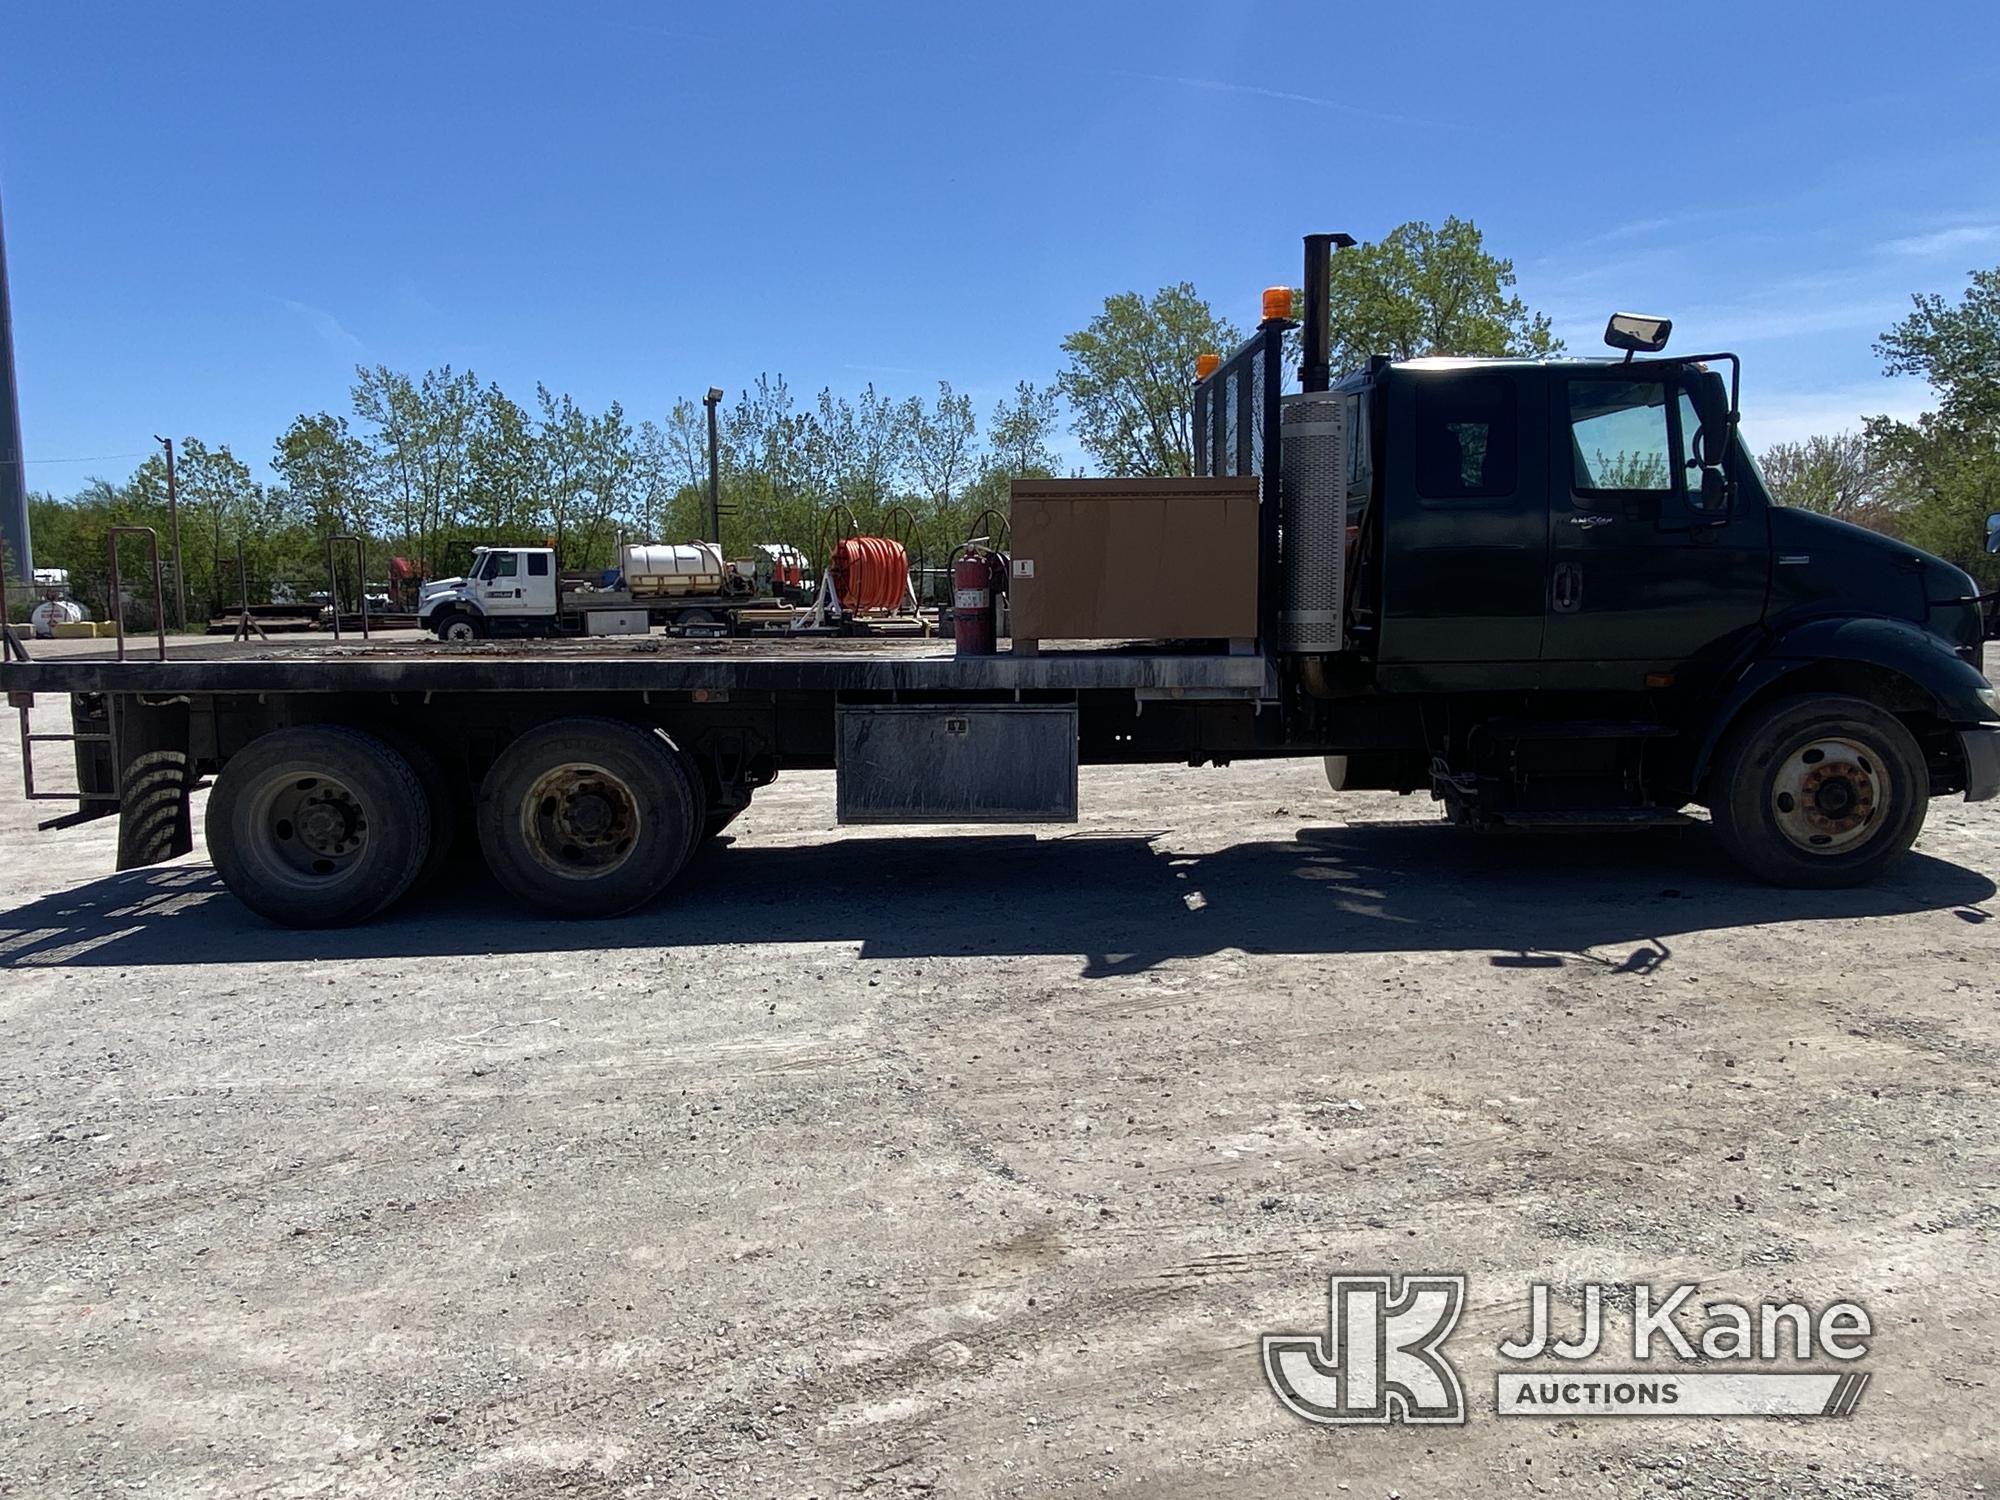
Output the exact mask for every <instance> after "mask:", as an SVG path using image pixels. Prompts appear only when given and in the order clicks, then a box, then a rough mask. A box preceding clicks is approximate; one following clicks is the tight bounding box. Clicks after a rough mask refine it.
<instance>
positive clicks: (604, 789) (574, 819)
mask: <svg viewBox="0 0 2000 1500" xmlns="http://www.w3.org/2000/svg"><path fill="white" fill-rule="evenodd" d="M643 824H644V819H643V818H642V817H641V815H640V811H639V798H638V797H637V795H636V794H634V792H633V790H632V788H631V786H630V785H629V784H628V783H627V782H626V781H625V780H624V779H623V778H622V777H619V776H617V775H615V774H614V773H612V772H611V771H608V770H606V769H605V768H604V767H603V766H599V765H593V764H591V763H590V762H588V761H565V762H564V763H563V764H562V765H559V766H552V767H550V768H549V769H548V770H546V771H544V772H542V774H541V775H540V776H537V777H536V778H535V782H534V785H533V786H531V787H529V788H528V795H527V796H526V797H524V798H522V799H521V841H522V843H523V844H525V845H526V846H527V850H528V853H529V855H530V857H532V858H533V859H534V861H535V863H536V864H538V865H540V866H541V867H542V868H543V869H545V870H547V871H549V872H550V873H551V874H554V875H560V876H562V877H563V878H564V879H566V880H599V879H602V878H603V877H604V876H606V875H609V874H611V873H612V872H613V871H615V870H618V869H621V868H623V867H624V865H625V863H626V862H627V861H628V860H630V859H631V858H632V854H633V851H634V850H635V849H637V848H638V846H639V833H640V830H641V828H642V826H643Z"/></svg>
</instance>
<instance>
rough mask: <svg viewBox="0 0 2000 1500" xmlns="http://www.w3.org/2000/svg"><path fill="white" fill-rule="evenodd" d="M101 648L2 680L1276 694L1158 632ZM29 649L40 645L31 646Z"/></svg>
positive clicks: (63, 684)
mask: <svg viewBox="0 0 2000 1500" xmlns="http://www.w3.org/2000/svg"><path fill="white" fill-rule="evenodd" d="M93 647H94V649H88V650H70V651H62V652H59V653H48V654H38V655H34V656H33V657H32V659H30V660H29V661H25V662H21V661H7V662H4V663H0V691H5V692H45V693H100V692H112V693H119V692H140V693H148V694H152V693H301V692H413V693H432V692H439V693H458V692H696V691H706V692H732V691H741V692H900V693H917V694H923V693H958V692H995V691H998V692H1011V691H1024V692H1047V691H1073V692H1086V691H1100V690H1110V691H1132V692H1137V693H1140V694H1142V695H1145V696H1164V697H1175V698H1189V699H1244V698H1259V697H1264V696H1268V695H1270V694H1271V693H1272V692H1273V691H1274V685H1273V684H1272V683H1271V682H1270V681H1269V667H1268V665H1267V663H1266V662H1265V660H1264V658H1263V657H1261V656H1245V655H1227V654H1222V653H1218V652H1213V651H1188V652H1177V651H1173V650H1171V649H1167V648H1163V647H1162V646H1161V645H1160V644H1159V643H1157V642H1127V643H1110V644H1094V645H1091V646H1087V647H1085V646H1075V647H1072V648H1067V649H1066V648H1065V647H1064V644H1063V643H1060V642H1056V643H1045V644H1044V646H1043V647H1042V649H1041V650H1039V651H1038V652H1036V653H1035V654H1034V655H1016V654H1012V653H1008V652H1001V653H999V654H997V655H994V656H960V655H958V654H956V652H955V651H954V650H953V647H952V644H951V643H950V642H949V641H940V640H935V639H933V640H898V639H867V638H860V639H841V640H838V641H833V640H826V639H807V640H797V641H793V640H784V639H779V638H754V639H747V640H713V641H705V640H687V639H679V638H674V637H666V636H647V637H610V638H605V639H570V640H553V641H535V640H527V641H468V642H450V643H447V642H442V641H431V640H427V639H419V640H405V641H385V642H368V641H356V640H345V641H340V642H333V641H324V642H321V641H311V642H285V643H282V644H279V643H272V642H263V641H257V642H238V641H220V640H215V639H202V638H198V637H197V638H191V639H189V638H184V639H177V640H173V641H170V642H169V644H168V654H167V657H166V659H165V660H162V659H160V657H159V655H158V654H157V648H156V647H155V645H154V642H153V639H152V637H150V636H148V637H143V638H128V639H127V642H126V655H125V659H124V660H123V661H120V660H118V657H117V652H116V648H115V647H113V646H111V645H109V644H108V643H102V642H99V643H93ZM30 649H31V651H32V650H33V648H30Z"/></svg>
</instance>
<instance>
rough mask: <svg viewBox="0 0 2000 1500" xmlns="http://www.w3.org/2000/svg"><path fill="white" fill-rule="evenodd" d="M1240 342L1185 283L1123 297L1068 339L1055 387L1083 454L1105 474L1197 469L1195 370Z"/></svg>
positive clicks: (1106, 305)
mask: <svg viewBox="0 0 2000 1500" xmlns="http://www.w3.org/2000/svg"><path fill="white" fill-rule="evenodd" d="M1241 338H1242V336H1241V335H1240V334H1239V333H1238V332H1237V331H1236V330H1235V329H1234V328H1233V327H1231V326H1230V325H1229V324H1228V323H1227V322H1226V321H1224V320H1223V319H1221V318H1219V317H1217V316H1216V314H1215V312H1214V310H1213V309H1212V308H1210V307H1209V305H1208V304H1207V303H1206V302H1204V301H1202V299H1201V298H1200V297H1199V296H1197V295H1196V294H1195V289H1194V288H1193V287H1192V286H1191V285H1189V284H1188V283H1187V282H1181V283H1180V284H1179V285H1177V286H1170V287H1164V288H1162V289H1161V290H1160V291H1158V292H1155V293H1154V294H1153V295H1152V297H1150V298H1147V297H1142V296H1140V295H1139V294H1138V293H1137V292H1121V293H1119V294H1118V295H1117V296H1115V297H1107V298H1105V300H1104V311H1103V312H1101V313H1099V314H1098V315H1097V316H1096V317H1094V318H1092V319H1091V320H1090V326H1089V327H1087V328H1085V329H1082V330H1081V331H1079V332H1077V333H1072V334H1071V335H1070V336H1069V337H1068V338H1066V339H1064V340H1063V342H1062V348H1063V353H1064V354H1065V355H1067V356H1068V361H1069V362H1068V364H1067V365H1066V366H1065V367H1064V369H1063V371H1062V373H1061V375H1059V376H1058V377H1057V380H1056V384H1057V388H1058V389H1059V390H1060V391H1061V392H1062V394H1063V395H1064V396H1065V397H1066V398H1067V399H1068V401H1069V404H1070V409H1071V411H1072V412H1073V413H1074V417H1075V430H1076V435H1077V437H1078V439H1079V440H1080V441H1081V442H1082V443H1083V446H1084V448H1085V449H1086V450H1087V451H1088V452H1089V453H1090V455H1091V456H1092V457H1093V458H1095V459H1096V460H1097V463H1098V465H1099V467H1101V468H1102V469H1103V470H1104V472H1105V473H1107V474H1112V475H1120V476H1139V475H1174V474H1191V473H1193V472H1194V365H1195V360H1196V358H1197V357H1198V356H1199V355H1201V354H1203V353H1206V352H1208V351H1210V350H1226V349H1229V348H1232V347H1234V346H1235V345H1236V344H1237V343H1239V342H1241Z"/></svg>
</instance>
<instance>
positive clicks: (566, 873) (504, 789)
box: [478, 718, 706, 917]
mask: <svg viewBox="0 0 2000 1500" xmlns="http://www.w3.org/2000/svg"><path fill="white" fill-rule="evenodd" d="M705 804H706V798H705V797H704V795H703V792H702V785H701V778H700V777H699V776H698V775H696V774H695V772H694V769H693V767H692V766H691V765H690V764H689V763H688V761H687V758H686V757H685V756H684V755H682V754H681V752H680V750H679V749H678V748H676V746H675V745H674V743H673V742H672V741H671V740H669V739H668V738H667V737H666V736H665V735H663V734H661V733H659V732H657V731H651V730H645V729H639V728H636V727H634V726H633V725H630V724H623V723H619V722H618V721H616V720H612V719H590V718H574V719H559V720H557V721H556V722H555V723H553V724H544V725H542V726H541V727H540V728H538V729H531V730H529V731H528V732H527V733H526V734H524V735H522V736H521V737H520V738H519V739H517V740H515V741H514V742H513V743H512V744H511V745H509V746H508V747H507V748H506V749H505V750H504V751H503V752H501V755H500V758H499V759H498V760H497V761H495V762H494V764H493V769H492V770H491V771H490V772H488V773H487V776H486V780H485V781H484V782H483V783H482V784H481V786H480V789H479V813H478V824H479V846H480V848H481V850H482V851H484V853H485V855H486V863H487V865H488V867H489V868H490V869H491V870H492V871H493V874H494V876H495V878H496V879H498V880H499V882H500V883H501V885H503V886H505V887H506V888H507V890H508V891H510V892H511V893H512V894H514V895H515V896H517V897H519V898H520V899H521V900H523V901H525V902H527V903H528V904H529V905H532V906H537V907H540V908H541V909H543V910H544V911H548V912H551V913H554V914H555V915H557V916H564V917H610V916H616V915H618V914H619V913H621V912H627V911H630V910H632V909H633V908H634V907H636V906H641V905H644V904H645V903H646V902H647V901H650V900H651V899H652V898H653V897H655V896H657V895H658V894H659V893H660V892H661V890H663V889H664V888H665V887H666V885H667V883H668V882H669V881H671V880H672V879H673V878H674V876H676V875H677V874H679V873H680V870H681V867H682V866H683V865H684V864H686V863H687V858H688V855H689V854H690V853H691V852H692V850H693V849H694V846H695V842H696V840H697V838H698V837H699V835H700V833H701V829H702V826H703V823H704V821H705V818H706V805H705Z"/></svg>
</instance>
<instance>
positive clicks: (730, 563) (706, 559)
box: [417, 542, 809, 641]
mask: <svg viewBox="0 0 2000 1500" xmlns="http://www.w3.org/2000/svg"><path fill="white" fill-rule="evenodd" d="M807 593H809V590H808V589H807V586H806V581H805V557H804V555H803V554H802V553H801V552H799V550H798V549H797V548H795V547H789V546H786V545H784V544H783V543H780V542H767V543H763V544H761V545H760V546H758V547H757V549H756V553H755V555H754V556H753V557H749V558H745V559H740V560H736V559H730V558H726V557H724V556H723V555H722V548H721V547H719V546H718V545H717V544H716V543H714V542H683V543H678V544H671V545H669V544H658V543H643V544H640V543H635V544H630V545H626V546H622V547H620V548H619V549H618V567H617V568H616V569H614V570H611V571H609V572H607V573H605V574H602V575H600V576H598V577H596V578H594V579H592V578H581V577H565V576H564V575H563V574H562V573H561V572H560V570H559V569H558V567H557V565H556V553H555V549H554V548H553V547H475V548H473V549H472V566H471V567H470V568H468V569H467V570H466V572H465V576H463V577H461V578H441V579H439V580H437V581H436V582H434V583H427V584H425V585H424V586H423V589H422V590H421V592H420V593H419V595H418V599H417V623H418V624H419V625H421V626H422V627H423V628H424V629H425V630H428V631H430V632H431V633H432V634H433V635H435V636H437V638H438V639H439V640H443V641H475V640H482V639H485V638H486V637H489V636H557V635H644V634H645V633H646V632H647V631H648V630H650V629H651V628H652V627H653V626H655V625H667V626H677V627H681V628H684V629H687V630H694V631H703V630H714V631H718V632H720V631H727V630H729V629H731V628H733V627H734V625H735V624H736V623H737V617H738V615H739V614H741V613H742V612H743V611H745V610H748V609H757V608H765V609H770V608H778V607H782V606H786V605H789V604H791V603H794V602H797V601H798V600H800V599H801V598H803V597H804V596H805V595H806V594H807Z"/></svg>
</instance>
